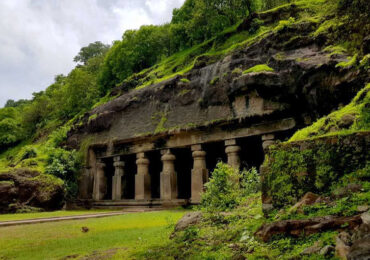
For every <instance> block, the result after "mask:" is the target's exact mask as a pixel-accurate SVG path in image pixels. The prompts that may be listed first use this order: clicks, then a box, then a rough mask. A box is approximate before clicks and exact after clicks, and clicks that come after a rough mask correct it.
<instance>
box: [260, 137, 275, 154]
mask: <svg viewBox="0 0 370 260" xmlns="http://www.w3.org/2000/svg"><path fill="white" fill-rule="evenodd" d="M273 144H275V135H274V134H267V135H262V147H263V151H265V152H266V150H267V148H268V147H269V146H270V145H273Z"/></svg>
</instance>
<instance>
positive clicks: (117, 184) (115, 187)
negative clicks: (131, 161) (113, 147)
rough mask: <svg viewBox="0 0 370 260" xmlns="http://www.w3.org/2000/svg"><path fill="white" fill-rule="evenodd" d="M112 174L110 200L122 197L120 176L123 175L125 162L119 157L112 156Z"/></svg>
mask: <svg viewBox="0 0 370 260" xmlns="http://www.w3.org/2000/svg"><path fill="white" fill-rule="evenodd" d="M113 166H114V176H113V178H112V200H120V199H121V198H122V177H123V175H124V173H125V172H124V167H125V162H123V161H121V158H120V157H119V156H118V157H114V163H113Z"/></svg>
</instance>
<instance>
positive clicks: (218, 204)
mask: <svg viewBox="0 0 370 260" xmlns="http://www.w3.org/2000/svg"><path fill="white" fill-rule="evenodd" d="M205 186H206V191H205V192H204V193H203V195H202V200H201V208H202V209H203V210H204V211H206V212H218V211H229V210H232V209H233V208H235V207H237V206H238V205H240V204H241V203H242V202H243V201H244V199H245V198H247V197H248V196H250V195H251V194H254V193H257V192H258V191H259V190H260V187H261V186H260V176H259V174H258V172H257V170H256V169H255V168H252V169H251V170H248V171H247V170H244V171H242V172H239V171H237V170H235V169H234V168H232V167H231V166H229V165H228V164H225V163H222V162H219V163H218V164H217V166H216V168H215V170H214V171H213V173H212V177H211V178H210V181H209V182H208V183H207V184H206V185H205Z"/></svg>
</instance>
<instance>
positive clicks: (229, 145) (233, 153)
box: [225, 139, 240, 170]
mask: <svg viewBox="0 0 370 260" xmlns="http://www.w3.org/2000/svg"><path fill="white" fill-rule="evenodd" d="M225 146H226V149H225V152H226V154H227V163H228V164H229V165H230V166H231V167H233V168H234V169H236V170H239V169H240V157H239V152H240V146H237V145H236V140H235V139H230V140H226V141H225Z"/></svg>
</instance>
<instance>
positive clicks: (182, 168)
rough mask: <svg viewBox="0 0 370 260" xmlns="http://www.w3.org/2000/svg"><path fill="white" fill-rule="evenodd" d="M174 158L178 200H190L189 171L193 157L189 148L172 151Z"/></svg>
mask: <svg viewBox="0 0 370 260" xmlns="http://www.w3.org/2000/svg"><path fill="white" fill-rule="evenodd" d="M172 152H173V154H174V155H175V157H176V160H175V172H176V174H177V190H178V198H179V199H190V196H191V170H192V168H193V156H192V152H191V149H190V148H178V149H173V150H172Z"/></svg>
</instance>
